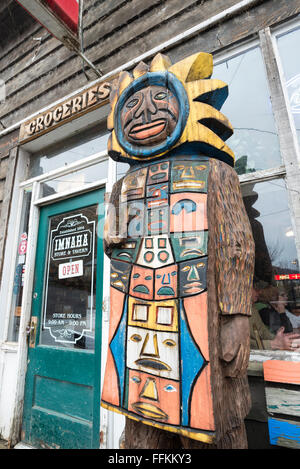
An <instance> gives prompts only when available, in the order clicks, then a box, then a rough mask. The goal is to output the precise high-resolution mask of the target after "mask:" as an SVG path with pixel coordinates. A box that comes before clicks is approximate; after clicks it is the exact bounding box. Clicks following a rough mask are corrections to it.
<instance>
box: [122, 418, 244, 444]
mask: <svg viewBox="0 0 300 469" xmlns="http://www.w3.org/2000/svg"><path fill="white" fill-rule="evenodd" d="M247 448H248V442H247V434H246V429H245V424H244V422H242V423H241V425H240V426H239V427H236V428H233V429H232V430H231V431H230V432H228V433H227V434H226V435H225V436H224V437H223V438H222V440H220V441H218V442H216V443H214V444H207V443H201V442H200V441H196V440H192V439H191V438H187V437H184V436H179V435H176V434H174V433H171V432H167V431H165V430H160V429H159V428H155V427H152V426H150V425H144V424H143V423H141V422H136V421H135V420H131V419H129V418H126V426H125V444H124V449H247Z"/></svg>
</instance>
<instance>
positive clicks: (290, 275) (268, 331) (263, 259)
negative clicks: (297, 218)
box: [242, 179, 300, 351]
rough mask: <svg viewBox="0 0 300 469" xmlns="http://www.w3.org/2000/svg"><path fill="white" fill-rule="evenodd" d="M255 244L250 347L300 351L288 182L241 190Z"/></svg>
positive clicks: (298, 278) (299, 294)
mask: <svg viewBox="0 0 300 469" xmlns="http://www.w3.org/2000/svg"><path fill="white" fill-rule="evenodd" d="M242 193H243V197H244V204H245V208H246V211H247V213H248V216H249V220H250V224H251V227H252V232H253V237H254V241H255V272H254V285H253V297H252V301H253V308H252V317H251V320H250V326H251V347H252V348H255V349H273V350H297V348H298V347H299V351H300V335H299V334H298V333H299V327H300V320H299V319H300V274H299V265H298V257H297V252H296V245H295V240H294V234H293V230H292V227H291V218H290V213H289V207H288V199H287V192H286V188H285V182H284V180H281V179H278V180H273V181H268V182H262V183H257V184H254V183H253V184H247V185H244V186H242Z"/></svg>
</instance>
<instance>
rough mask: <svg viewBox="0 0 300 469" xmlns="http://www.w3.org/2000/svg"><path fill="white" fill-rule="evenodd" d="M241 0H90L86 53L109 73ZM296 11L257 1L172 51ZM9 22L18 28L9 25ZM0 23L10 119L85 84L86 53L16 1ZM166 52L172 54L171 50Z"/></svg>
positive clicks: (241, 34)
mask: <svg viewBox="0 0 300 469" xmlns="http://www.w3.org/2000/svg"><path fill="white" fill-rule="evenodd" d="M6 1H8V0H6ZM8 3H9V2H8ZM237 3H239V1H238V0H185V1H184V2H182V0H143V1H142V2H141V1H140V0H127V1H122V0H119V1H117V0H110V1H108V0H106V1H100V0H86V1H85V4H84V5H85V12H84V19H83V24H84V46H85V53H86V55H87V57H88V58H89V59H90V60H92V61H93V62H94V63H95V65H96V66H97V67H98V68H99V69H100V70H101V71H102V72H103V73H107V72H109V71H111V70H113V69H114V68H116V67H118V66H120V65H122V64H123V63H126V62H127V61H129V60H130V59H133V58H135V57H137V56H138V55H140V54H142V53H144V52H145V51H147V50H150V49H152V48H153V47H155V46H158V45H159V44H160V43H162V42H164V41H166V40H168V39H170V38H172V37H174V36H176V35H177V34H179V33H181V32H183V31H185V30H187V29H188V28H191V27H193V26H195V25H196V24H198V23H200V22H202V21H204V20H206V19H208V18H210V17H212V16H214V15H216V14H217V13H220V12H221V11H222V10H224V9H227V8H229V7H231V6H232V5H235V4H237ZM8 11H9V12H10V14H9V12H8ZM297 13H300V5H299V2H298V1H297V0H289V2H286V1H285V0H276V1H274V0H265V1H262V0H258V1H257V2H256V6H254V7H253V8H252V9H251V10H250V11H249V10H248V11H244V12H243V13H241V14H240V15H238V17H234V18H227V19H226V21H224V22H222V23H220V24H219V25H218V26H217V27H216V28H213V29H210V30H207V31H205V32H204V33H202V34H200V35H197V36H196V37H194V38H193V39H192V41H191V40H189V41H187V42H186V43H183V44H182V45H180V47H177V48H176V51H175V50H174V51H173V54H176V55H177V56H178V55H180V56H182V57H183V56H184V55H189V54H190V53H191V51H196V50H204V51H206V52H213V51H215V50H218V49H220V48H222V47H225V46H228V45H229V44H231V43H234V42H237V41H240V40H242V39H244V38H246V37H249V36H251V35H253V34H254V33H255V32H257V31H258V30H259V29H261V28H263V27H266V26H268V25H269V24H275V23H277V22H279V21H282V20H283V19H285V18H287V17H290V16H293V15H296V14H297ZM0 15H1V12H0ZM3 22H5V24H6V26H5V28H4V27H3V26H2V25H3ZM8 23H9V25H10V26H11V27H10V29H11V30H13V32H14V34H13V35H12V33H11V31H10V32H8V31H7V29H8ZM20 25H21V26H20ZM0 29H1V33H0V37H1V36H2V41H1V47H0V78H1V79H2V80H4V81H5V83H6V101H5V103H4V104H2V105H1V107H0V119H1V121H2V123H4V125H5V126H10V125H12V124H13V123H14V122H16V121H19V120H21V119H23V118H25V117H26V116H28V115H29V114H31V113H33V112H35V111H37V110H38V109H40V108H41V107H43V106H46V105H48V104H50V103H51V102H52V101H54V100H56V99H59V98H60V97H63V96H65V95H66V94H68V93H70V92H71V91H74V90H76V89H77V88H79V87H80V86H82V85H84V84H86V83H87V79H86V77H85V76H84V74H83V72H82V63H81V59H79V58H78V57H77V56H76V54H74V53H72V52H70V51H69V50H68V49H67V48H66V47H64V46H63V45H62V44H61V43H60V42H59V41H58V40H56V39H55V38H53V37H52V36H51V35H50V34H49V33H48V32H47V31H46V30H45V29H44V28H43V27H41V26H40V25H39V24H37V23H36V22H35V21H34V20H32V18H31V17H30V16H29V15H28V14H27V12H26V11H24V10H23V9H22V8H21V7H20V6H19V5H18V4H17V3H16V2H13V3H9V5H8V7H7V9H6V10H4V13H3V14H2V15H1V16H0ZM19 29H20V31H19ZM16 31H17V33H16ZM6 35H7V37H8V39H6ZM168 53H169V54H170V55H171V58H172V51H168ZM87 72H88V74H89V76H90V78H91V79H92V80H93V79H95V78H96V76H95V74H94V73H93V72H92V71H91V70H87ZM0 127H1V126H0Z"/></svg>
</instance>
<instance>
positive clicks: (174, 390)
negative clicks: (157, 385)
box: [164, 384, 176, 392]
mask: <svg viewBox="0 0 300 469" xmlns="http://www.w3.org/2000/svg"><path fill="white" fill-rule="evenodd" d="M164 390H165V391H167V392H176V388H174V386H172V384H168V385H167V386H165V387H164Z"/></svg>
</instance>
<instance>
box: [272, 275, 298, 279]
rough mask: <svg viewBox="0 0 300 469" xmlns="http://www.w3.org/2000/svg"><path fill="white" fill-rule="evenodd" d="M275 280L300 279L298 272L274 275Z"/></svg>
mask: <svg viewBox="0 0 300 469" xmlns="http://www.w3.org/2000/svg"><path fill="white" fill-rule="evenodd" d="M274 278H275V280H300V274H281V275H274Z"/></svg>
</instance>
